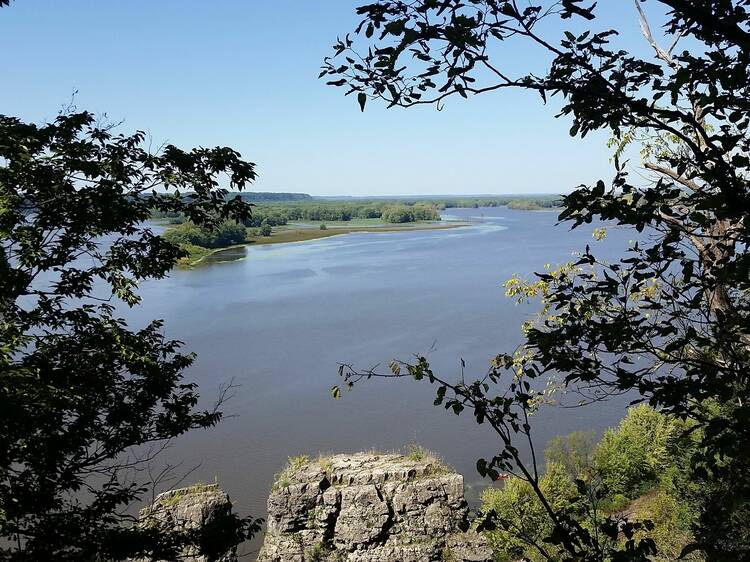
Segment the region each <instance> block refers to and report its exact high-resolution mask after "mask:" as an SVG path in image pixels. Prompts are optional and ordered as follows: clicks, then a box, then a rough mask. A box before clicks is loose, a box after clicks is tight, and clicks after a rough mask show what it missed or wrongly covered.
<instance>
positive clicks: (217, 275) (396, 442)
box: [124, 208, 628, 516]
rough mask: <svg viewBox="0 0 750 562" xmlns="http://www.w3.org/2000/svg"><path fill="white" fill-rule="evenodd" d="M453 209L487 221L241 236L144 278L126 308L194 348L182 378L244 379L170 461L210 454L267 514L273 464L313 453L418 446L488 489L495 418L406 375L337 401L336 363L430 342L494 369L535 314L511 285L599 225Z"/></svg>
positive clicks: (447, 369)
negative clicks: (207, 261) (164, 274)
mask: <svg viewBox="0 0 750 562" xmlns="http://www.w3.org/2000/svg"><path fill="white" fill-rule="evenodd" d="M447 216H449V217H451V218H454V217H455V218H456V219H460V220H467V219H471V220H474V221H476V224H474V225H473V226H470V227H466V228H458V229H453V230H443V231H414V232H382V233H357V234H348V235H344V236H338V237H333V238H326V239H321V240H316V241H311V242H305V243H295V244H286V245H275V246H258V247H250V248H247V250H245V249H244V248H240V249H238V250H237V252H236V253H234V254H232V255H226V256H222V257H223V258H226V259H228V260H235V259H236V258H237V257H238V256H240V255H242V256H244V259H242V260H241V261H231V262H230V263H221V264H215V265H211V266H208V267H202V268H198V269H195V270H192V271H182V270H176V271H174V272H173V273H172V275H171V276H170V277H169V278H168V279H165V280H160V281H153V282H148V283H146V284H144V286H143V288H142V294H143V297H144V301H143V302H144V306H142V307H140V308H138V309H135V310H133V311H124V314H127V316H128V317H129V319H130V320H131V321H132V322H134V323H135V324H136V325H137V324H142V323H145V321H146V320H147V319H149V318H164V319H165V320H166V328H165V330H166V333H167V334H168V335H169V336H170V337H173V338H176V339H180V340H182V341H184V342H185V347H186V349H188V350H192V351H195V352H197V353H198V360H197V362H196V364H195V365H194V367H193V368H191V370H190V371H189V372H188V373H187V379H188V380H191V381H196V382H198V383H199V384H200V386H201V388H202V395H203V397H204V398H205V399H206V402H207V403H208V402H209V401H210V400H211V399H212V398H213V397H215V396H216V393H217V391H218V388H219V386H220V385H221V384H226V383H227V382H229V381H234V383H235V384H237V385H239V386H238V388H237V389H236V391H235V396H234V398H233V399H232V400H231V401H230V402H229V403H228V404H227V405H226V406H225V408H224V410H225V412H226V413H227V414H228V415H229V416H230V417H228V418H227V419H226V420H225V421H223V422H222V423H221V424H220V425H219V426H218V427H217V428H215V429H213V430H211V431H205V432H194V433H191V434H188V435H186V436H185V437H184V438H182V439H179V440H177V441H175V443H174V444H173V446H172V447H171V449H170V450H169V451H168V452H167V454H166V457H165V458H166V459H168V460H170V461H182V462H183V463H184V464H183V468H188V467H192V466H195V465H200V466H199V467H198V468H197V470H196V471H195V472H194V473H192V474H191V475H190V479H191V480H213V479H214V477H216V478H218V480H219V482H220V483H221V484H222V486H224V487H225V488H226V489H227V491H228V492H229V493H230V495H231V496H232V498H233V499H234V500H235V502H236V503H237V504H238V508H239V510H240V511H241V512H242V513H252V514H254V515H256V516H262V515H264V514H265V501H266V497H267V492H268V489H269V487H270V485H271V482H272V480H273V474H274V472H277V471H278V470H279V469H280V468H281V467H282V465H283V464H284V463H285V461H286V459H287V457H288V456H290V455H298V454H303V453H304V454H309V455H311V456H316V455H317V454H318V453H319V452H343V451H356V450H363V449H370V448H375V449H381V450H387V449H397V448H400V447H402V446H404V445H406V444H410V443H420V444H422V445H423V446H425V447H427V448H428V449H431V450H433V451H435V452H437V453H438V454H439V455H440V456H442V457H443V458H444V459H445V461H446V462H448V463H449V464H451V465H452V466H454V467H455V468H456V469H458V470H459V471H460V472H462V473H463V474H464V475H465V477H466V482H467V488H468V489H470V490H473V491H474V492H478V491H479V490H480V489H481V486H483V485H484V484H483V483H482V482H481V481H480V480H479V477H478V476H477V474H476V471H475V468H474V465H475V461H476V459H477V458H479V457H490V456H492V455H493V454H494V453H495V452H496V451H497V442H496V440H495V439H494V437H493V435H492V434H491V433H490V432H489V431H488V429H487V428H486V427H483V426H477V425H475V424H474V423H473V421H472V419H471V416H470V415H465V416H461V417H460V418H457V417H456V416H454V415H453V414H448V413H447V412H445V411H444V410H442V409H439V408H436V407H434V406H433V405H432V400H433V397H434V389H433V388H430V386H429V385H428V384H427V383H417V382H415V381H410V380H401V381H370V382H368V383H367V384H363V385H361V386H359V387H358V388H356V389H355V390H354V391H353V392H351V393H347V392H345V393H344V396H343V398H342V399H341V400H339V401H334V400H332V399H331V398H330V395H329V389H330V387H331V386H332V385H334V384H336V383H337V374H336V371H337V365H338V363H339V362H352V363H354V364H356V365H358V366H360V367H363V368H365V367H371V366H374V365H377V364H380V365H384V366H385V365H387V364H388V362H389V360H390V359H391V358H394V357H396V358H401V359H409V358H411V357H412V356H413V354H415V353H427V355H428V358H429V359H430V361H431V362H432V365H433V367H434V369H435V370H436V371H437V372H440V373H441V374H443V375H447V376H449V377H454V376H457V375H458V373H459V362H460V359H461V358H463V359H464V360H465V361H466V365H467V373H468V374H469V375H472V374H476V375H477V376H481V375H483V374H484V373H485V372H486V369H487V367H488V364H489V361H490V359H491V358H492V357H494V356H495V355H496V354H497V353H499V352H506V351H510V350H512V349H513V348H514V347H515V346H516V345H517V344H518V343H519V342H520V330H519V326H520V324H521V322H522V321H523V320H524V319H525V318H526V317H527V316H528V315H529V314H530V313H531V312H532V309H531V308H529V307H526V306H516V305H514V304H513V302H512V301H511V300H510V299H507V298H506V297H505V296H504V294H503V289H502V287H501V284H502V282H503V281H504V280H506V279H507V278H509V277H510V276H511V275H513V274H514V273H519V274H525V273H530V272H532V271H534V270H537V271H538V270H541V269H542V267H543V265H544V264H545V263H552V264H556V263H561V262H565V261H569V260H570V259H571V252H572V251H581V250H583V248H584V247H585V245H586V244H593V243H594V242H593V238H592V236H591V233H592V230H593V226H591V225H590V226H589V227H588V228H581V229H579V230H577V231H574V232H570V231H568V230H567V228H566V227H564V226H563V227H555V226H554V224H555V221H556V214H555V213H551V212H528V211H513V210H509V209H505V208H491V209H481V210H478V209H451V210H450V212H449V214H448V215H447ZM627 235H628V233H627V232H625V231H622V230H619V231H617V230H615V231H612V232H611V233H610V236H608V238H607V240H605V241H604V242H602V243H598V245H597V246H595V248H596V249H599V251H601V252H603V253H604V254H607V253H610V254H613V253H617V252H620V251H622V250H623V249H624V247H625V246H626V243H627ZM245 251H246V254H245ZM233 252H234V250H233ZM240 252H241V254H240ZM613 255H614V254H613ZM623 407H624V405H623V404H622V403H617V404H614V403H611V404H609V405H606V406H599V407H597V408H588V409H585V410H559V409H551V410H548V411H545V412H541V413H539V414H538V415H537V416H535V419H534V427H535V428H536V436H537V442H538V444H539V447H540V448H543V446H544V442H546V440H548V439H549V438H550V437H552V436H553V435H556V434H560V433H567V432H570V431H574V430H580V429H595V430H601V429H603V428H604V427H606V426H608V425H611V424H613V423H616V421H617V420H619V419H620V417H621V416H622V413H623Z"/></svg>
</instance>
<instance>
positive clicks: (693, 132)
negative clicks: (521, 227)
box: [321, 0, 750, 560]
mask: <svg viewBox="0 0 750 562" xmlns="http://www.w3.org/2000/svg"><path fill="white" fill-rule="evenodd" d="M643 3H644V2H643V1H642V0H637V1H636V2H634V4H635V8H636V11H637V13H638V15H639V17H640V18H641V24H642V29H643V33H644V36H645V38H646V40H647V41H648V42H649V44H650V45H651V47H652V48H653V52H654V57H653V58H652V59H648V60H646V59H641V58H639V57H638V56H635V55H633V54H631V53H628V52H627V51H626V50H623V49H621V48H619V47H618V46H616V45H615V41H616V40H617V34H616V31H614V30H607V29H603V30H602V29H596V27H595V26H596V23H597V19H596V18H597V6H596V5H595V4H593V3H592V5H587V4H584V3H583V2H582V1H581V0H563V1H562V2H549V3H543V2H530V3H528V4H526V3H524V4H523V6H521V4H520V3H518V2H516V1H514V0H416V1H405V0H381V1H378V2H373V3H371V4H367V5H364V6H361V7H360V8H358V10H357V11H358V13H359V14H360V15H361V16H362V21H361V23H360V24H359V26H358V27H357V28H356V30H355V31H354V33H353V34H347V35H346V36H345V37H344V38H343V39H341V40H339V41H338V42H337V43H336V45H335V47H334V55H333V56H332V57H330V58H328V59H326V60H325V62H324V65H323V70H322V73H321V75H322V76H326V77H327V79H328V83H329V84H331V85H333V86H338V87H344V86H345V87H347V88H348V90H347V94H352V93H355V94H356V95H357V100H358V102H359V105H360V107H361V108H362V109H363V110H364V108H365V105H366V103H367V101H368V100H371V99H375V100H382V101H385V102H386V103H387V104H388V105H389V106H401V107H411V106H414V105H420V104H436V105H438V106H441V105H442V104H444V103H446V100H447V99H448V98H449V97H451V96H454V95H455V94H458V95H459V96H461V97H464V98H468V97H469V96H471V95H477V94H483V93H486V92H490V91H500V90H504V89H522V90H529V91H530V92H532V93H536V94H538V95H539V96H540V98H541V99H542V101H545V102H546V101H547V100H548V99H550V98H553V97H556V98H557V99H559V100H560V104H561V110H560V115H561V116H566V117H568V118H570V119H571V121H572V126H571V130H570V133H571V135H572V136H580V137H583V136H585V135H586V134H588V133H589V132H591V131H597V130H605V131H609V132H610V133H611V135H612V137H613V148H614V157H613V161H614V168H615V169H614V172H615V174H614V176H615V177H614V179H613V180H612V181H611V182H610V183H609V184H608V183H605V182H604V181H601V180H600V181H597V182H595V184H594V185H592V186H580V187H578V188H577V189H575V190H574V191H573V192H572V193H571V194H570V195H568V196H566V197H565V198H564V202H563V204H564V209H563V211H562V212H561V214H560V219H561V220H562V221H564V222H567V223H569V224H570V225H571V226H572V227H573V228H575V227H579V226H581V225H585V224H589V223H591V222H592V221H593V220H595V219H602V220H605V221H612V222H614V223H616V224H620V225H626V226H629V227H632V228H634V229H636V230H637V231H638V232H642V233H643V235H642V236H640V237H639V240H638V241H637V242H635V243H634V244H633V245H632V247H631V248H630V249H629V251H628V252H627V255H625V256H623V257H622V258H621V259H620V260H617V261H615V262H606V261H604V260H599V259H598V258H597V256H596V254H595V252H594V251H593V250H592V249H591V248H590V247H586V248H585V249H583V251H582V252H581V254H580V256H579V259H578V260H577V261H576V263H573V264H567V265H566V267H565V268H564V270H556V271H557V275H554V274H552V273H551V272H543V273H538V274H537V281H536V282H535V283H530V282H529V283H521V285H520V287H519V286H516V288H517V289H518V292H517V294H518V295H520V298H526V296H528V295H530V296H538V297H541V298H542V300H543V303H544V310H545V312H546V314H545V315H543V316H542V317H540V319H539V321H538V322H536V323H534V324H533V325H528V326H526V330H525V338H526V341H525V343H524V344H523V346H522V347H521V348H520V349H519V350H517V351H516V352H515V353H501V354H500V355H499V356H498V357H497V359H496V360H495V362H494V363H493V365H492V366H491V369H490V371H489V373H488V374H487V375H486V376H484V377H481V378H479V379H478V380H476V381H475V382H470V383H469V382H464V381H463V380H461V381H460V382H458V383H452V382H450V381H449V380H448V379H447V377H441V376H438V375H436V374H435V373H433V372H432V370H431V369H430V367H429V364H428V362H427V361H426V359H425V358H423V357H419V358H418V359H417V360H416V361H415V362H410V363H398V362H396V363H394V365H393V367H394V369H393V373H391V374H388V373H385V374H383V373H380V374H381V375H385V376H401V375H402V373H403V375H411V376H414V377H416V378H425V379H428V380H430V381H431V382H433V383H435V384H437V385H438V390H437V392H438V396H437V400H436V403H438V404H444V405H445V406H446V407H447V408H450V409H452V410H453V411H455V412H456V413H460V412H461V411H462V410H464V409H465V408H468V409H469V410H471V411H473V413H474V415H475V417H476V420H477V422H479V423H489V424H490V425H491V426H492V427H493V429H494V430H495V431H496V432H497V433H498V435H499V437H500V439H501V444H502V447H501V450H500V452H499V453H498V454H497V455H496V456H494V457H493V458H492V459H490V460H489V461H485V460H480V461H479V462H478V468H479V470H480V472H481V473H483V474H488V475H490V476H494V475H496V474H497V472H498V471H499V470H504V471H508V470H514V471H518V473H520V474H521V476H522V477H523V478H525V479H526V480H527V481H528V482H529V483H530V485H531V486H532V488H533V489H534V492H535V493H536V494H537V496H538V497H539V498H540V501H541V502H542V504H543V506H544V508H545V511H546V513H547V516H548V517H549V518H550V519H551V520H552V522H553V524H554V525H553V528H554V532H553V533H552V536H550V537H548V540H549V541H551V542H552V543H554V544H559V545H561V546H562V547H563V550H564V551H565V552H566V556H567V557H568V558H569V559H571V560H573V559H575V560H580V559H586V560H603V559H607V557H612V558H613V559H624V558H623V557H625V556H627V557H630V559H633V558H638V559H645V558H647V557H648V556H649V555H650V554H649V553H650V552H651V551H652V550H653V544H649V543H648V541H641V542H637V541H635V540H633V541H630V542H628V543H626V552H607V551H604V550H602V549H601V547H600V546H599V544H598V543H597V542H596V541H595V537H593V536H592V535H591V534H590V533H587V532H584V531H583V530H581V529H578V528H576V526H575V524H574V523H571V522H570V521H568V520H566V519H565V518H564V517H563V516H561V515H559V514H558V513H556V512H555V510H554V509H552V507H551V506H550V505H549V503H548V502H547V503H545V500H544V494H543V492H542V491H541V490H540V489H539V485H538V482H539V473H538V470H537V468H536V462H535V455H533V454H532V455H531V459H530V460H527V459H525V458H523V457H524V456H523V455H522V454H521V453H520V452H519V449H518V447H517V445H516V441H517V439H518V438H521V439H522V440H523V441H529V442H530V443H531V426H530V423H529V421H528V416H529V414H530V413H531V412H532V411H533V409H534V408H535V407H536V404H537V403H538V399H539V398H540V396H539V391H538V390H535V389H536V388H538V386H539V385H538V384H537V381H539V380H540V378H542V377H547V376H550V375H551V376H555V377H556V378H557V379H558V380H559V381H560V384H561V385H563V386H564V387H566V388H567V389H568V390H569V391H576V392H578V393H580V394H581V396H582V397H583V401H584V402H585V403H591V402H593V401H599V400H604V399H606V398H607V397H609V396H612V395H613V394H621V393H628V392H635V393H638V394H639V396H640V400H643V401H647V402H648V403H649V404H651V405H652V406H654V407H656V408H659V409H660V410H661V411H662V412H664V413H666V414H669V415H671V416H674V417H676V418H680V419H685V420H691V422H692V423H693V424H694V425H693V426H692V429H691V431H693V432H695V434H696V435H700V439H701V442H700V446H699V447H697V449H696V453H695V455H694V457H693V458H692V460H691V469H692V477H693V478H694V479H695V480H697V481H700V482H703V483H705V484H706V486H705V489H706V490H707V492H706V496H705V497H703V498H702V499H701V507H700V516H699V521H698V522H697V524H696V525H695V527H694V529H693V532H694V534H695V538H696V543H695V544H694V545H692V546H691V547H690V548H692V549H700V550H702V551H703V552H704V554H705V555H706V557H707V558H708V559H709V560H729V559H731V560H741V559H748V558H750V547H749V546H748V544H747V540H746V539H745V538H744V537H745V536H746V535H747V533H746V532H745V530H746V529H747V526H748V524H750V503H749V498H750V484H748V479H747V477H746V476H747V474H750V448H748V447H747V446H746V444H747V443H748V442H749V440H750V424H749V423H748V420H750V405H748V401H747V396H748V395H750V369H748V363H749V360H750V353H749V351H750V321H749V312H750V298H749V295H750V255H749V254H748V241H749V240H748V238H749V236H748V234H749V230H748V229H750V221H748V209H750V192H749V189H748V177H749V174H750V154H749V153H750V136H749V134H748V125H750V101H749V100H750V80H749V77H748V73H747V69H748V68H750V29H749V28H750V14H749V13H748V5H750V2H748V1H747V0H711V1H709V0H697V1H690V2H688V1H685V0H652V1H651V2H650V4H651V5H653V6H655V7H657V8H661V9H662V11H663V13H664V15H665V23H664V26H663V29H662V32H663V33H662V35H664V36H665V40H666V41H667V42H666V43H665V45H670V46H669V47H662V46H661V45H660V44H659V42H658V41H657V39H656V38H655V36H654V34H653V32H652V29H651V26H650V24H649V22H648V20H647V19H646V16H645V13H644V11H643V9H642V4H643ZM551 20H559V21H560V22H562V24H566V25H567V26H569V27H570V29H574V30H575V32H574V31H565V32H564V33H562V35H560V36H557V35H556V32H555V31H554V30H555V28H556V26H554V25H546V23H547V22H549V21H551ZM584 28H585V29H584ZM362 43H365V44H366V48H365V47H364V46H363V45H362ZM680 44H682V45H684V46H683V47H682V48H681V49H680V48H679V45H680ZM524 46H533V47H535V48H538V49H539V50H540V52H541V53H542V54H543V56H547V57H548V61H549V69H548V71H547V72H546V73H544V74H542V75H536V74H532V73H527V74H520V75H515V74H513V73H512V72H511V70H509V69H506V68H504V67H503V55H504V54H508V53H511V52H512V49H516V48H523V47H524ZM509 58H513V57H509ZM633 147H639V148H640V149H641V154H642V162H641V163H640V168H641V169H642V170H643V172H645V173H646V174H648V176H647V177H648V181H647V182H646V183H644V182H643V181H642V179H641V176H642V175H643V174H642V173H639V174H638V175H637V176H635V178H634V174H633V170H634V169H637V168H638V167H639V166H637V165H636V164H631V163H630V160H628V159H627V158H626V156H627V155H628V154H630V151H631V150H632V148H633ZM638 171H639V172H641V170H638ZM341 373H342V375H343V376H344V378H345V383H346V384H353V383H355V382H357V381H358V380H361V378H362V377H363V376H364V377H367V376H373V375H376V374H378V373H371V372H370V373H368V372H358V371H357V370H356V369H353V368H352V367H350V366H344V367H342V371H341ZM506 373H509V374H506ZM498 384H499V385H500V386H499V387H498ZM508 388H509V389H510V392H509V393H506V392H505V390H506V389H508ZM496 389H497V391H496ZM532 453H533V447H532ZM742 475H744V477H743V476H742ZM602 532H603V533H610V534H611V533H613V532H614V533H617V530H616V528H615V530H613V526H612V523H611V522H609V521H603V522H602ZM631 536H633V535H632V533H631ZM628 549H629V550H628Z"/></svg>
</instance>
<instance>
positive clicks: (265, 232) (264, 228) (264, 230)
mask: <svg viewBox="0 0 750 562" xmlns="http://www.w3.org/2000/svg"><path fill="white" fill-rule="evenodd" d="M272 230H273V229H272V228H271V225H270V224H268V221H266V220H264V221H263V222H262V223H261V225H260V229H259V230H258V233H259V234H260V235H261V236H271V232H272Z"/></svg>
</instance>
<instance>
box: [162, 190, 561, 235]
mask: <svg viewBox="0 0 750 562" xmlns="http://www.w3.org/2000/svg"><path fill="white" fill-rule="evenodd" d="M244 195H248V197H249V199H250V200H253V201H268V202H269V203H265V204H259V205H257V206H255V207H254V208H253V213H252V217H251V218H250V219H248V220H247V221H246V223H245V226H248V227H253V228H258V227H260V226H262V225H263V224H268V225H269V226H282V225H285V224H287V223H289V222H294V221H309V222H334V221H341V222H347V221H351V220H355V219H381V220H382V221H383V222H386V223H398V224H400V223H409V222H416V221H437V220H440V211H442V210H445V209H451V208H479V207H501V206H506V205H507V206H508V207H510V208H514V209H524V210H533V209H545V208H553V207H557V206H559V204H560V197H559V196H556V195H543V196H534V197H520V198H519V197H497V198H483V197H473V198H445V199H417V198H415V199H355V200H340V199H328V200H321V199H313V198H312V197H310V196H309V195H306V194H296V193H270V194H266V193H260V194H258V193H255V194H244ZM244 195H243V197H244ZM258 195H260V196H261V198H256V196H258ZM265 196H269V197H268V198H267V199H263V197H265ZM272 196H279V198H278V199H273V198H272ZM297 196H299V197H300V199H298V200H296V199H293V198H294V197H297ZM153 218H161V219H168V220H169V222H171V223H173V224H180V223H182V222H184V218H183V217H181V216H179V215H176V214H164V213H154V215H153Z"/></svg>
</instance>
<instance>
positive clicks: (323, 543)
mask: <svg viewBox="0 0 750 562" xmlns="http://www.w3.org/2000/svg"><path fill="white" fill-rule="evenodd" d="M467 516H468V509H467V506H466V501H465V499H464V485H463V477H462V476H461V475H460V474H456V473H455V472H452V471H451V470H449V469H448V468H446V467H445V466H444V465H443V464H441V463H440V462H439V461H437V460H435V459H432V458H430V457H428V456H425V455H410V456H408V457H407V456H403V455H397V454H382V455H381V454H369V453H359V454H354V455H336V456H331V457H327V458H323V459H320V460H312V461H308V460H307V459H296V460H294V459H293V460H292V461H290V465H289V466H288V467H287V468H286V469H285V470H284V472H282V473H281V474H280V475H279V476H278V478H277V482H276V484H275V485H274V488H273V490H272V491H271V495H270V496H269V498H268V529H267V531H266V536H265V539H264V543H263V548H262V549H261V551H260V555H259V557H258V561H259V562H308V561H309V562H312V561H324V560H328V561H340V562H380V561H386V560H387V561H389V562H423V561H424V562H431V561H440V560H444V561H446V562H447V561H451V562H490V561H491V560H492V552H491V551H490V549H489V548H488V546H487V543H486V542H485V541H484V539H483V537H482V536H481V535H479V534H477V533H475V532H473V531H467V527H468V523H467Z"/></svg>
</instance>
